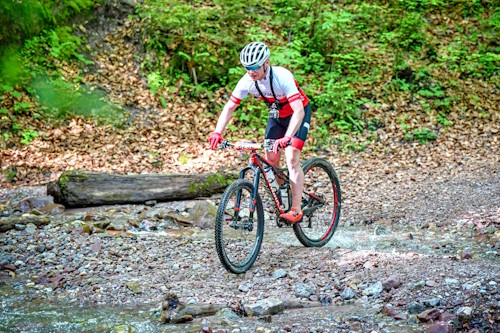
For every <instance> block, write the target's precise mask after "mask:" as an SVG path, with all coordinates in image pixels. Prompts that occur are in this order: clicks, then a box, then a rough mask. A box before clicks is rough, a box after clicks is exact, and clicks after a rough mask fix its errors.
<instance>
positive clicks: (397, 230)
mask: <svg viewBox="0 0 500 333" xmlns="http://www.w3.org/2000/svg"><path fill="white" fill-rule="evenodd" d="M496 167H497V164H494V165H493V167H492V166H491V164H490V165H487V166H485V168H484V169H483V172H476V173H474V174H470V173H460V172H459V173H454V174H446V173H437V174H436V175H435V177H434V178H433V179H432V180H423V179H421V181H411V180H410V181H406V182H401V181H400V182H399V183H398V182H397V179H398V177H396V176H393V178H391V177H388V180H389V181H386V182H381V183H378V184H374V185H373V187H372V188H371V192H370V193H371V194H372V195H371V196H364V194H363V191H359V192H357V193H355V192H352V191H351V190H349V189H348V187H347V186H344V193H347V195H345V196H344V207H343V215H342V223H341V225H340V227H339V228H338V229H337V232H336V235H335V237H334V238H333V240H332V241H331V242H330V243H329V244H328V245H327V246H326V247H324V248H319V249H316V248H314V249H311V248H304V247H302V246H301V245H300V243H299V242H298V241H297V240H296V239H295V236H294V234H293V231H292V230H291V229H286V228H277V227H276V226H275V225H274V222H273V219H271V218H270V217H269V216H267V218H266V229H265V236H264V243H263V246H262V249H261V252H260V255H259V258H258V259H257V262H256V263H255V265H254V266H253V267H252V269H251V270H250V271H248V272H247V273H246V274H242V275H234V274H230V273H228V272H227V271H225V270H224V268H223V267H222V266H221V264H220V263H219V261H218V258H217V254H216V252H215V243H214V235H213V234H214V232H213V229H212V228H211V226H210V221H211V220H213V214H214V209H215V207H216V204H217V203H218V197H212V198H207V199H200V200H196V201H178V202H170V203H154V202H153V203H149V204H148V205H122V206H119V205H117V206H105V207H92V208H81V209H69V210H65V211H64V212H61V211H60V210H59V209H56V210H51V211H46V212H44V211H43V209H42V208H36V207H33V206H34V205H35V206H36V200H35V198H39V200H41V201H43V198H44V195H45V188H44V187H24V188H19V189H9V190H6V189H1V190H0V196H1V200H0V206H1V207H0V211H1V215H2V218H1V220H0V221H6V220H7V219H11V218H13V217H18V218H20V219H22V218H27V219H28V218H31V219H37V218H47V219H48V224H47V225H40V226H38V227H37V226H36V225H35V224H34V223H17V224H15V226H14V228H13V229H11V230H9V231H5V232H4V233H0V265H1V271H0V276H1V280H0V293H1V295H2V312H1V314H0V330H2V331H13V332H23V331H24V332H27V331H30V332H32V331H38V332H49V331H52V332H62V331H68V332H70V331H99V332H108V331H109V332H111V331H112V332H133V331H135V332H200V331H203V330H204V331H207V332H208V331H213V332H217V331H219V332H351V331H352V332H422V331H427V332H498V331H499V330H500V294H499V291H500V288H499V284H500V230H499V223H500V204H499V197H500V196H499V191H500V176H499V175H498V173H497V170H496ZM413 172H414V173H412V171H411V170H409V171H408V175H407V177H408V179H410V178H412V177H417V178H416V179H417V180H419V178H418V176H415V175H416V174H417V172H416V171H415V170H414V171H413ZM340 175H341V180H342V176H344V184H345V183H348V182H346V180H349V181H352V184H354V183H355V181H354V180H353V179H354V178H355V174H354V173H351V172H350V171H349V170H343V169H341V170H340ZM427 176H429V175H427ZM395 183H397V184H398V186H397V187H395V186H394V184H395ZM346 189H347V190H346ZM26 198H31V199H30V200H26ZM22 199H25V200H22ZM41 205H43V204H41ZM52 208H54V207H53V206H52ZM22 210H24V211H25V212H24V213H23V212H22ZM51 213H52V214H51ZM179 217H182V218H179ZM30 221H31V220H30ZM186 221H187V222H186ZM190 223H191V225H189V224H190ZM168 295H170V296H168ZM172 295H175V297H176V298H177V299H178V303H179V304H178V306H177V305H176V307H171V308H170V309H167V308H168V306H167V305H165V304H167V303H166V302H168V297H172ZM162 303H163V305H164V311H163V313H162ZM183 307H184V310H183V309H182V308H183ZM186 309H188V310H186ZM208 309H209V310H208ZM169 311H170V313H169ZM181 311H184V312H183V313H184V314H185V313H188V315H187V317H184V318H185V319H186V321H187V322H183V321H184V320H179V321H176V320H169V323H167V324H164V323H160V319H161V317H162V315H163V316H165V314H167V315H173V316H172V318H174V319H175V318H180V317H182V316H181V315H179V314H180V313H181ZM186 311H188V312H186ZM176 316H177V317H176ZM190 316H191V318H190ZM34 318H43V320H35V319H34ZM191 319H192V320H191Z"/></svg>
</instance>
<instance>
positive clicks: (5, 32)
mask: <svg viewBox="0 0 500 333" xmlns="http://www.w3.org/2000/svg"><path fill="white" fill-rule="evenodd" d="M93 8H94V1H93V0H70V1H63V0H44V1H40V0H23V1H17V0H2V1H1V2H0V45H1V44H11V43H22V42H23V41H24V40H26V39H29V38H31V37H33V36H36V35H38V34H40V33H41V31H42V30H44V29H47V28H55V27H57V26H58V25H62V24H64V23H65V22H66V21H67V20H68V19H70V18H71V17H73V16H75V15H76V14H79V13H82V12H83V13H88V12H89V11H90V10H91V9H93Z"/></svg>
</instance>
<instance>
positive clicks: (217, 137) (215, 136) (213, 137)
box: [208, 132, 222, 150]
mask: <svg viewBox="0 0 500 333" xmlns="http://www.w3.org/2000/svg"><path fill="white" fill-rule="evenodd" d="M208 142H210V149H212V150H215V149H217V145H218V144H219V143H221V142H222V135H221V134H220V133H217V132H213V133H212V134H210V136H209V137H208Z"/></svg>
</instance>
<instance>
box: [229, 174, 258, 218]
mask: <svg viewBox="0 0 500 333" xmlns="http://www.w3.org/2000/svg"><path fill="white" fill-rule="evenodd" d="M248 171H253V173H254V176H253V189H252V202H251V203H250V213H249V222H253V213H254V211H255V204H256V201H257V193H258V192H259V178H260V169H259V168H258V167H257V166H255V165H253V164H252V165H249V166H247V167H246V168H243V169H242V170H241V171H240V175H239V177H238V178H239V179H244V178H245V175H246V173H247V172H248ZM240 203H241V190H239V191H238V192H237V193H236V202H235V205H234V210H235V212H234V217H233V221H234V222H235V223H236V222H237V221H238V215H239V210H240Z"/></svg>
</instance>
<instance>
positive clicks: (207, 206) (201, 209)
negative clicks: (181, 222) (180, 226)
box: [189, 200, 217, 229]
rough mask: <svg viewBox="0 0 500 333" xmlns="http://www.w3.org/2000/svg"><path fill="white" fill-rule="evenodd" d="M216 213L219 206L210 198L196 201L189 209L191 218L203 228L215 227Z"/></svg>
mask: <svg viewBox="0 0 500 333" xmlns="http://www.w3.org/2000/svg"><path fill="white" fill-rule="evenodd" d="M216 215H217V206H215V204H214V203H213V202H211V201H208V200H204V201H198V202H196V203H195V205H194V207H193V208H191V210H190V211H189V219H190V220H191V221H192V222H193V223H194V225H196V226H198V227H200V228H202V229H211V228H214V227H215V217H216Z"/></svg>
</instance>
